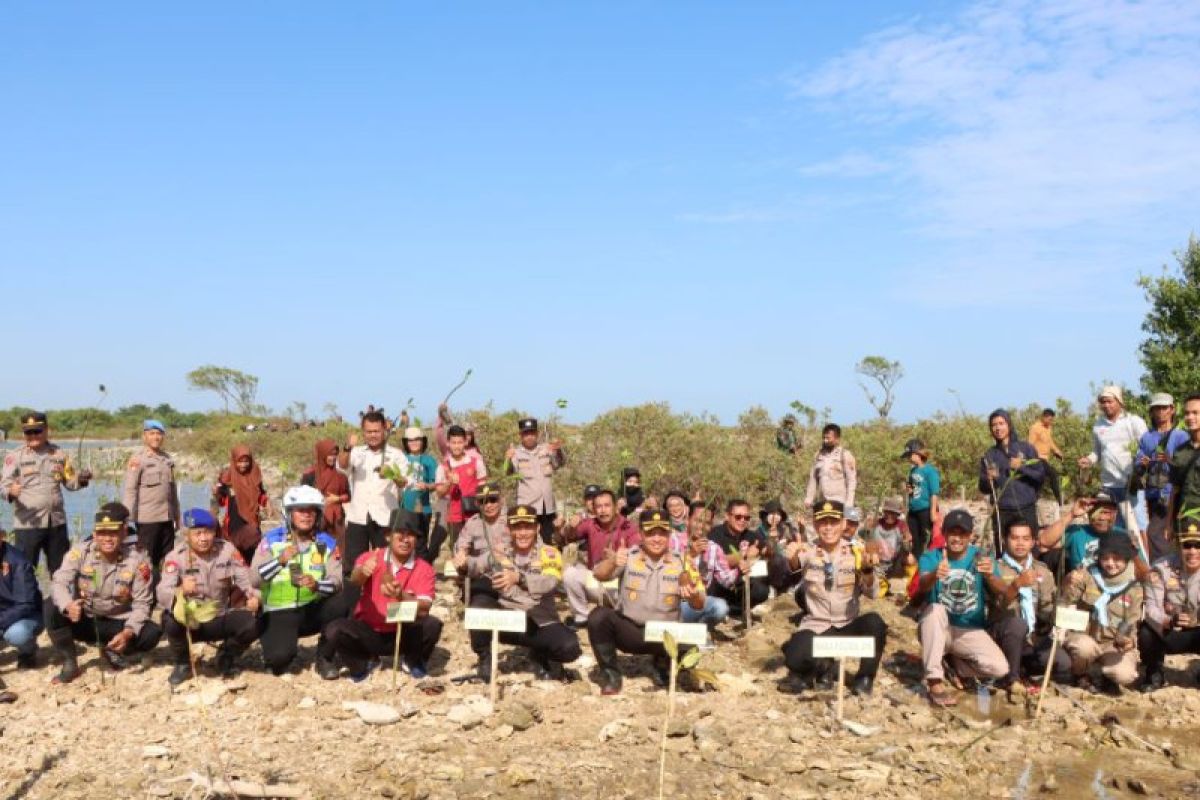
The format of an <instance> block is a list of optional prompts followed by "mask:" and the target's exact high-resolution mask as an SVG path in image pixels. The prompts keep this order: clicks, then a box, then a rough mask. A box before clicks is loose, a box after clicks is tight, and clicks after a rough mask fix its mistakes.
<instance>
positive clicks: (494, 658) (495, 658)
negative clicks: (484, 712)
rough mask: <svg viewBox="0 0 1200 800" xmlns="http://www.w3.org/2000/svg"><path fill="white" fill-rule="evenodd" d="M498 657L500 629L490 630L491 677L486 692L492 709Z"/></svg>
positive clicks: (497, 687)
mask: <svg viewBox="0 0 1200 800" xmlns="http://www.w3.org/2000/svg"><path fill="white" fill-rule="evenodd" d="M499 658H500V631H498V630H495V629H493V630H492V679H491V682H490V684H489V686H488V693H489V696H490V697H491V701H492V710H493V711H494V710H495V709H496V691H497V689H499V688H500V687H499V685H498V684H497V683H496V672H497V670H498V669H499V666H498V665H499Z"/></svg>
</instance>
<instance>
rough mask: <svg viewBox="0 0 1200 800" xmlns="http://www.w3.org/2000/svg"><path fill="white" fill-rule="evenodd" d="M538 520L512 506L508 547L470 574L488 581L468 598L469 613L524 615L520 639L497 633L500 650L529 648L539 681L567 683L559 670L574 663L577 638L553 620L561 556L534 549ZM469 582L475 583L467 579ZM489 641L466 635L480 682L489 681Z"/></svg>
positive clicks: (483, 634) (530, 510)
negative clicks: (493, 611)
mask: <svg viewBox="0 0 1200 800" xmlns="http://www.w3.org/2000/svg"><path fill="white" fill-rule="evenodd" d="M537 528H538V514H537V510H536V509H535V508H534V507H533V506H517V507H516V508H515V509H513V511H512V513H511V514H509V515H508V531H509V534H510V539H511V545H510V547H508V548H506V550H505V551H501V552H500V553H498V555H497V557H496V559H495V561H494V562H488V561H486V560H483V559H476V560H474V561H473V562H472V563H471V564H470V565H469V567H468V568H469V569H474V570H477V571H479V572H478V576H480V577H487V578H488V579H489V583H490V587H489V588H490V590H491V591H486V592H475V593H473V594H472V595H471V607H472V608H511V609H517V610H520V611H524V612H525V618H526V630H525V632H524V633H508V632H505V633H501V634H500V641H501V642H503V643H504V644H511V645H516V646H518V647H528V648H529V650H530V654H531V658H532V659H533V662H534V665H535V674H536V675H537V677H538V678H539V679H541V680H561V679H563V678H565V677H566V672H565V671H564V670H563V666H562V665H563V664H564V663H566V662H569V661H574V660H575V659H577V658H579V655H580V652H581V651H580V649H579V637H578V635H577V634H576V633H575V631H573V630H571V629H570V628H568V627H567V626H566V625H564V624H563V623H562V620H560V619H559V618H558V611H557V610H555V607H554V598H555V594H556V593H557V591H558V588H559V587H560V586H561V585H562V571H563V563H562V555H561V554H560V553H559V552H558V550H557V549H556V548H554V547H551V546H550V545H548V544H541V543H537ZM472 577H476V575H475V574H472ZM491 647H492V637H491V634H490V633H488V631H471V649H472V650H474V651H475V655H477V656H479V677H480V678H481V679H482V680H483V681H484V682H485V683H486V682H488V681H490V680H491V667H492V660H491Z"/></svg>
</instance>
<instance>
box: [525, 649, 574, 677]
mask: <svg viewBox="0 0 1200 800" xmlns="http://www.w3.org/2000/svg"><path fill="white" fill-rule="evenodd" d="M530 659H532V661H533V675H534V677H535V678H537V679H538V680H539V681H562V680H565V679H566V678H565V671H564V670H563V665H562V664H560V663H559V662H557V661H551V660H550V656H548V655H546V654H545V653H531V654H530Z"/></svg>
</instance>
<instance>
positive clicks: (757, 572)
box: [749, 558, 767, 578]
mask: <svg viewBox="0 0 1200 800" xmlns="http://www.w3.org/2000/svg"><path fill="white" fill-rule="evenodd" d="M749 574H750V577H751V578H765V577H767V562H766V561H763V560H762V559H761V558H760V559H758V560H757V561H755V562H754V563H753V564H751V565H750V573H749Z"/></svg>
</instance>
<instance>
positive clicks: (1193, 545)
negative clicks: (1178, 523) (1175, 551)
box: [1179, 542, 1200, 550]
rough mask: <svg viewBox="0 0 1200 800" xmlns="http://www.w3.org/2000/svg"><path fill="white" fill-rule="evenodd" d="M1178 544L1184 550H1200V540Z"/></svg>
mask: <svg viewBox="0 0 1200 800" xmlns="http://www.w3.org/2000/svg"><path fill="white" fill-rule="evenodd" d="M1179 546H1180V547H1181V548H1182V549H1184V550H1200V542H1184V543H1183V544H1181V545H1179Z"/></svg>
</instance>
